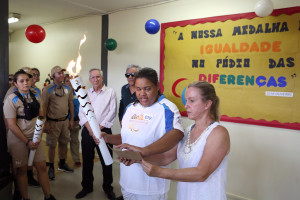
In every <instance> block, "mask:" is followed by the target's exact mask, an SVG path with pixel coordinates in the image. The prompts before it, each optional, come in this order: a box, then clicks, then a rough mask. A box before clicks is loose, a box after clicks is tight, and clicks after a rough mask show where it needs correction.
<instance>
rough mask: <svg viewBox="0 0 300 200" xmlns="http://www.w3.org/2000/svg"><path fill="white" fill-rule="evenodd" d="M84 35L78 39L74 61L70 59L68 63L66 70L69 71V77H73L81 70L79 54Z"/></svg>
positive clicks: (84, 38) (84, 39)
mask: <svg viewBox="0 0 300 200" xmlns="http://www.w3.org/2000/svg"><path fill="white" fill-rule="evenodd" d="M85 41H86V36H85V34H84V35H83V38H82V39H81V40H80V44H79V48H78V57H77V60H76V62H75V61H74V60H71V61H70V62H69V64H68V67H67V71H68V72H69V74H70V76H71V77H75V76H77V75H78V74H79V73H80V70H81V55H80V47H81V45H83V43H85Z"/></svg>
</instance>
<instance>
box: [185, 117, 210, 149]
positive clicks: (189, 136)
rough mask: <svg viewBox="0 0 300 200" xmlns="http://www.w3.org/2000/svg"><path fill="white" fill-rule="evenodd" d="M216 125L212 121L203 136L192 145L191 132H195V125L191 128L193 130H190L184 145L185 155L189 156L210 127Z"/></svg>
mask: <svg viewBox="0 0 300 200" xmlns="http://www.w3.org/2000/svg"><path fill="white" fill-rule="evenodd" d="M213 123H214V121H212V122H211V123H210V124H209V125H208V126H207V128H206V129H205V130H204V131H203V132H202V133H201V135H200V136H199V137H198V138H197V139H196V140H195V141H194V142H193V143H192V144H191V143H190V138H191V131H192V130H193V128H195V124H194V125H193V126H192V127H191V129H190V130H189V132H188V133H187V139H186V141H185V144H184V148H183V153H185V154H189V153H191V152H192V147H193V146H195V145H196V144H197V142H198V141H199V140H200V139H201V138H202V137H203V135H204V133H206V131H207V130H208V129H209V128H210V126H211V125H212V124H213Z"/></svg>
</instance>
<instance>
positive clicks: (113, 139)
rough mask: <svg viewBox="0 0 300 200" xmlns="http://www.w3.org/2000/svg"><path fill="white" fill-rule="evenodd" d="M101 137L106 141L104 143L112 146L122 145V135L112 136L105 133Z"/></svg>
mask: <svg viewBox="0 0 300 200" xmlns="http://www.w3.org/2000/svg"><path fill="white" fill-rule="evenodd" d="M101 137H102V138H103V139H104V141H105V142H106V143H109V144H112V145H119V144H122V138H121V134H117V135H111V134H107V133H105V132H101Z"/></svg>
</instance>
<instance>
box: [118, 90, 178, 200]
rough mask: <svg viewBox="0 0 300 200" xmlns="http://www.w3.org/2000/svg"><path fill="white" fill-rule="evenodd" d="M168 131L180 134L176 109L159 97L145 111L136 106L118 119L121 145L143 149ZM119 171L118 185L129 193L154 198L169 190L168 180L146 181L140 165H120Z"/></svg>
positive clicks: (149, 179)
mask: <svg viewBox="0 0 300 200" xmlns="http://www.w3.org/2000/svg"><path fill="white" fill-rule="evenodd" d="M172 129H179V130H181V131H182V130H183V129H182V126H181V122H180V114H179V111H178V109H177V107H176V105H175V104H173V103H172V102H170V101H169V100H167V99H165V97H164V96H163V95H162V96H161V97H160V98H159V100H158V102H156V103H154V104H153V105H151V106H149V107H143V106H142V105H141V104H140V103H135V104H130V105H129V106H128V107H127V109H126V111H125V114H124V117H123V119H122V129H121V137H122V143H128V144H131V145H135V146H139V147H145V146H148V145H150V144H152V143H153V142H155V141H157V140H159V139H160V138H161V137H162V136H163V135H164V134H165V133H166V132H168V131H170V130H172ZM120 170H121V174H120V185H121V186H122V188H123V189H125V190H126V191H127V192H129V193H133V194H141V195H154V194H164V193H166V192H168V190H169V187H170V182H169V181H168V180H166V179H162V178H155V177H149V176H148V175H147V174H146V173H145V172H144V171H143V169H142V166H141V164H137V163H135V164H133V165H131V166H129V167H127V166H125V165H124V164H122V163H121V166H120Z"/></svg>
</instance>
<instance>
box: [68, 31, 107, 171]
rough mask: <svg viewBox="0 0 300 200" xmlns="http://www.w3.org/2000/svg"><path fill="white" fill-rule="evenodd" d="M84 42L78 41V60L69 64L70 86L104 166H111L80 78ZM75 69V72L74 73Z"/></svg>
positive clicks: (83, 40) (84, 38) (84, 39)
mask: <svg viewBox="0 0 300 200" xmlns="http://www.w3.org/2000/svg"><path fill="white" fill-rule="evenodd" d="M85 41H86V36H85V35H84V37H83V39H82V40H81V41H80V45H79V50H78V54H79V55H78V58H77V61H76V62H74V61H73V60H72V61H71V62H70V63H69V65H68V68H67V71H68V72H69V74H70V77H71V80H70V82H71V84H72V87H73V88H74V91H75V93H76V95H77V97H78V101H79V103H80V106H81V107H82V109H83V111H84V113H85V116H86V118H87V120H88V122H89V125H90V126H91V129H92V131H93V133H94V135H95V137H96V138H98V139H99V141H100V143H99V145H98V146H99V149H100V151H101V154H102V157H103V160H104V163H105V165H111V164H112V163H113V159H112V157H111V155H110V153H109V151H108V148H107V146H106V143H105V141H104V139H103V138H101V139H100V134H101V130H100V127H99V123H98V121H97V119H96V115H95V113H94V109H93V106H92V104H91V101H90V98H89V96H88V94H87V91H86V89H85V88H86V87H85V86H84V85H83V83H82V81H81V79H80V77H79V72H80V70H81V55H80V47H81V45H82V44H83V43H84V42H85ZM75 65H76V66H75ZM74 67H75V72H74V70H73V69H74Z"/></svg>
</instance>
